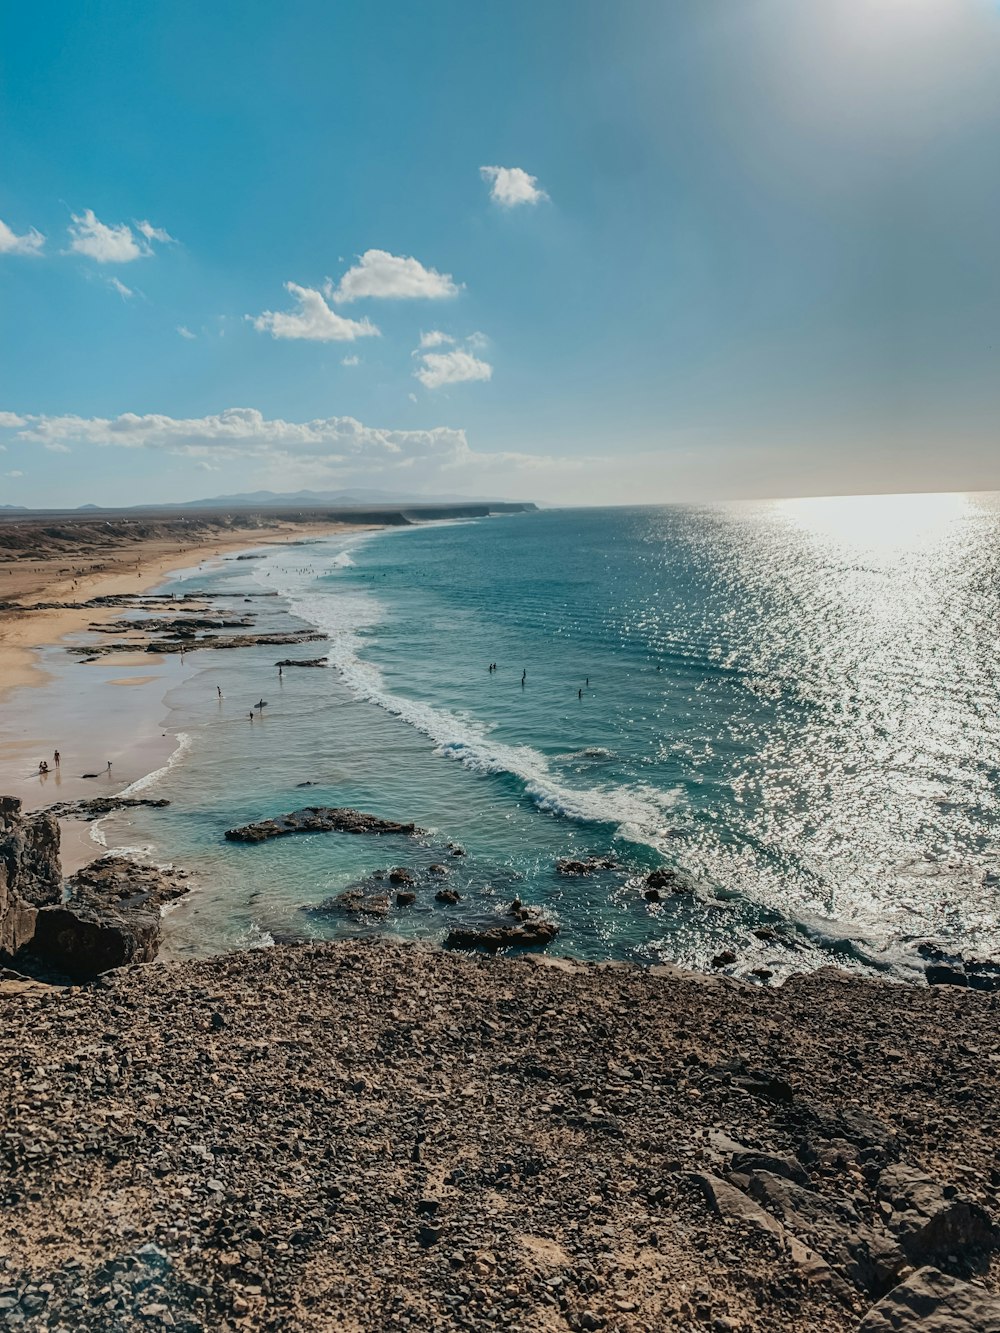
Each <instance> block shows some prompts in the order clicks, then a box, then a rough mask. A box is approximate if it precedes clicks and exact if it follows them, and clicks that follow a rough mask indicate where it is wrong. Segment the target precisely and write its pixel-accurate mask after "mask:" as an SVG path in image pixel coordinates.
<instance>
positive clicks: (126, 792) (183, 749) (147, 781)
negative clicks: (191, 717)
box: [118, 731, 191, 796]
mask: <svg viewBox="0 0 1000 1333" xmlns="http://www.w3.org/2000/svg"><path fill="white" fill-rule="evenodd" d="M175 739H176V741H177V745H176V747H175V749H174V750H173V752H172V753H171V755H170V758H169V759H168V760H167V762H166V763H165V764H164V765H163V766H162V767H161V768H154V769H153V771H152V773H147V774H146V775H145V777H142V778H136V780H135V782H130V783H129V784H128V786H127V787H123V788H122V790H121V791H120V792H119V793H118V795H119V796H133V795H134V794H135V793H136V792H137V791H146V790H147V788H149V787H152V786H153V784H154V783H157V782H159V780H160V778H162V777H165V776H166V775H167V774H168V773H169V772H170V770H171V769H172V768H173V767H174V766H175V765H177V764H179V763H180V761H181V760H182V759H183V758H184V756H185V755H186V754H187V752H188V750H190V748H191V737H190V736H189V735H188V733H187V732H186V731H178V732H177V735H176V738H175Z"/></svg>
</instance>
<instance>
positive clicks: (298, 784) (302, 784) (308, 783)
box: [295, 778, 319, 787]
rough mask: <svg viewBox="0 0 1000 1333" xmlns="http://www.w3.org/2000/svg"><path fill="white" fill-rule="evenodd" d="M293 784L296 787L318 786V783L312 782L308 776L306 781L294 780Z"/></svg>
mask: <svg viewBox="0 0 1000 1333" xmlns="http://www.w3.org/2000/svg"><path fill="white" fill-rule="evenodd" d="M295 785H296V787H318V786H319V783H318V782H313V781H312V779H311V778H310V780H309V781H308V782H296V784H295Z"/></svg>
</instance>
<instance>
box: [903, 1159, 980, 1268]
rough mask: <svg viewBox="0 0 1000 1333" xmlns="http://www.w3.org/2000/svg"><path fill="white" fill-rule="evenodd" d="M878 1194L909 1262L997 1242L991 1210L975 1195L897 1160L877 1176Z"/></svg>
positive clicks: (933, 1259) (937, 1260)
mask: <svg viewBox="0 0 1000 1333" xmlns="http://www.w3.org/2000/svg"><path fill="white" fill-rule="evenodd" d="M878 1193H879V1197H880V1198H881V1199H883V1200H884V1201H885V1202H886V1203H888V1204H889V1205H890V1206H891V1208H892V1213H891V1215H890V1217H889V1222H888V1225H889V1226H890V1228H891V1229H892V1231H893V1232H894V1234H895V1235H896V1237H897V1238H898V1240H899V1243H900V1244H901V1245H902V1247H903V1249H904V1250H905V1251H906V1256H907V1258H908V1259H909V1260H910V1262H911V1263H915V1264H925V1263H941V1262H943V1261H947V1259H948V1257H949V1256H950V1255H956V1254H963V1253H965V1252H966V1251H968V1250H970V1249H971V1250H978V1251H981V1252H987V1251H991V1250H995V1249H996V1248H997V1246H998V1244H1000V1234H998V1232H997V1229H996V1228H995V1227H994V1225H993V1222H992V1221H991V1219H990V1216H989V1214H988V1213H987V1212H986V1210H985V1209H983V1208H981V1207H980V1206H979V1204H978V1203H976V1202H975V1200H974V1199H970V1198H968V1197H967V1196H965V1195H962V1194H959V1193H958V1191H957V1190H955V1189H954V1188H952V1187H948V1186H942V1185H939V1184H938V1183H937V1181H935V1180H932V1179H931V1177H930V1176H926V1175H924V1173H923V1172H922V1171H918V1170H916V1169H915V1168H914V1167H911V1166H906V1165H904V1164H903V1163H901V1162H898V1163H895V1164H893V1165H892V1166H887V1167H886V1168H885V1170H884V1171H883V1172H882V1173H881V1175H880V1176H879V1181H878Z"/></svg>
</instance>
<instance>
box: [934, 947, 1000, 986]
mask: <svg viewBox="0 0 1000 1333" xmlns="http://www.w3.org/2000/svg"><path fill="white" fill-rule="evenodd" d="M917 953H918V954H920V956H921V958H926V959H927V960H928V962H929V966H928V967H926V968H925V969H924V975H925V976H926V978H927V984H928V985H930V986H971V987H972V988H973V989H974V990H1000V962H998V961H997V960H996V959H992V958H967V957H965V955H964V954H961V953H958V952H952V951H949V950H948V949H946V948H944V946H943V945H940V944H937V943H936V942H935V941H934V940H924V941H922V942H921V943H920V944H919V945H918V946H917Z"/></svg>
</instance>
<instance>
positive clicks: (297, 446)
mask: <svg viewBox="0 0 1000 1333" xmlns="http://www.w3.org/2000/svg"><path fill="white" fill-rule="evenodd" d="M0 433H8V437H9V439H10V441H11V442H16V443H19V444H22V445H36V446H39V447H41V448H43V449H47V450H49V451H51V452H55V453H70V452H72V451H74V450H77V449H80V448H122V449H138V450H150V451H154V452H159V453H165V454H170V455H173V456H175V457H179V458H186V459H190V460H193V461H195V463H196V465H201V464H203V463H206V462H208V463H210V464H217V463H226V462H241V463H248V462H252V463H254V464H256V465H257V468H258V473H257V475H263V476H265V477H268V476H270V477H272V478H273V479H274V480H275V481H277V482H280V484H281V485H282V486H283V487H284V488H285V489H287V488H288V486H289V485H292V484H295V485H299V484H301V483H302V482H303V481H307V480H312V481H326V482H329V481H332V480H337V479H342V480H345V481H346V480H349V481H355V482H356V481H358V480H359V479H361V478H364V477H384V476H386V475H387V474H389V475H391V474H406V475H407V476H408V477H409V478H410V479H411V480H412V481H413V483H414V484H415V485H417V486H421V485H427V484H428V483H431V482H433V481H435V480H436V479H438V478H440V477H441V476H442V475H445V474H447V475H448V476H450V477H455V478H457V479H458V480H459V481H461V480H462V479H464V478H468V479H469V482H470V483H472V482H473V481H475V480H476V479H477V478H482V477H493V478H500V477H508V478H511V479H514V478H516V477H518V476H525V475H528V474H531V473H533V472H534V471H536V470H537V469H539V468H548V467H553V466H561V465H565V466H573V464H570V463H568V462H567V461H566V460H558V459H553V458H548V457H538V456H535V455H530V454H523V453H514V452H505V453H481V452H477V451H476V450H474V449H472V448H471V447H470V445H469V442H468V440H467V438H466V434H465V431H464V430H456V429H453V428H451V427H445V426H439V427H435V428H432V429H429V430H395V429H385V428H379V427H373V426H367V425H365V424H364V423H363V422H361V421H358V420H357V419H356V418H354V417H349V416H343V417H324V418H316V419H314V420H311V421H286V420H284V419H283V418H280V417H278V418H267V417H265V416H264V414H263V413H262V412H259V411H258V410H257V409H256V408H249V407H234V408H228V409H226V410H225V411H222V412H218V413H214V414H210V415H208V416H203V417H184V418H176V417H171V416H166V415H163V414H159V413H148V414H146V415H139V414H137V413H134V412H126V413H123V414H122V415H121V416H118V417H82V416H75V415H64V416H47V415H42V414H37V415H36V414H18V413H15V412H0Z"/></svg>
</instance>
